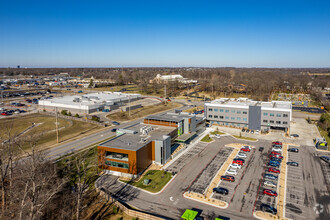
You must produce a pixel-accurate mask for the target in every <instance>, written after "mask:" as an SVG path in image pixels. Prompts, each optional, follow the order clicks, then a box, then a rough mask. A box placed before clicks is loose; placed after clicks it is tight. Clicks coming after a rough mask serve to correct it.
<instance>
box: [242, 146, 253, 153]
mask: <svg viewBox="0 0 330 220" xmlns="http://www.w3.org/2000/svg"><path fill="white" fill-rule="evenodd" d="M241 151H244V152H250V151H251V150H250V148H247V147H242V148H241Z"/></svg>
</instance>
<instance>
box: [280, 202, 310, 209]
mask: <svg viewBox="0 0 330 220" xmlns="http://www.w3.org/2000/svg"><path fill="white" fill-rule="evenodd" d="M287 204H288V203H286V204H285V205H287ZM289 204H293V205H297V206H301V207H304V208H305V207H306V206H305V205H302V204H298V203H289Z"/></svg>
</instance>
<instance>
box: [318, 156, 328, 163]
mask: <svg viewBox="0 0 330 220" xmlns="http://www.w3.org/2000/svg"><path fill="white" fill-rule="evenodd" d="M320 159H321V160H323V161H325V162H327V163H329V164H330V157H328V156H321V157H320Z"/></svg>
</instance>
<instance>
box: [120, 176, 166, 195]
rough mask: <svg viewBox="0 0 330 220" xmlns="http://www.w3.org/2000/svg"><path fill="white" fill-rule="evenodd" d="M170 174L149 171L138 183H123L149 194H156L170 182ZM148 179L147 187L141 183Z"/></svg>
mask: <svg viewBox="0 0 330 220" xmlns="http://www.w3.org/2000/svg"><path fill="white" fill-rule="evenodd" d="M171 178H172V174H171V173H169V172H166V171H163V170H149V171H148V172H147V173H146V174H145V175H144V176H143V177H142V178H141V179H140V180H139V181H137V182H134V181H123V182H125V183H128V184H131V185H132V186H136V187H138V188H141V189H145V190H147V191H149V192H152V193H156V192H159V191H160V190H162V189H163V187H164V186H165V185H166V184H167V183H168V181H170V180H171ZM145 179H150V180H151V182H150V183H149V185H144V184H143V181H144V180H145Z"/></svg>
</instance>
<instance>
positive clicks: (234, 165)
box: [230, 163, 242, 169]
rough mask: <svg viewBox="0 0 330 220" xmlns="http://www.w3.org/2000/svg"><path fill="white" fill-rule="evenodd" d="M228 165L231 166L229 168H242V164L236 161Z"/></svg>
mask: <svg viewBox="0 0 330 220" xmlns="http://www.w3.org/2000/svg"><path fill="white" fill-rule="evenodd" d="M230 167H231V168H234V169H241V168H242V166H241V165H239V164H237V163H232V164H230Z"/></svg>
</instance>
